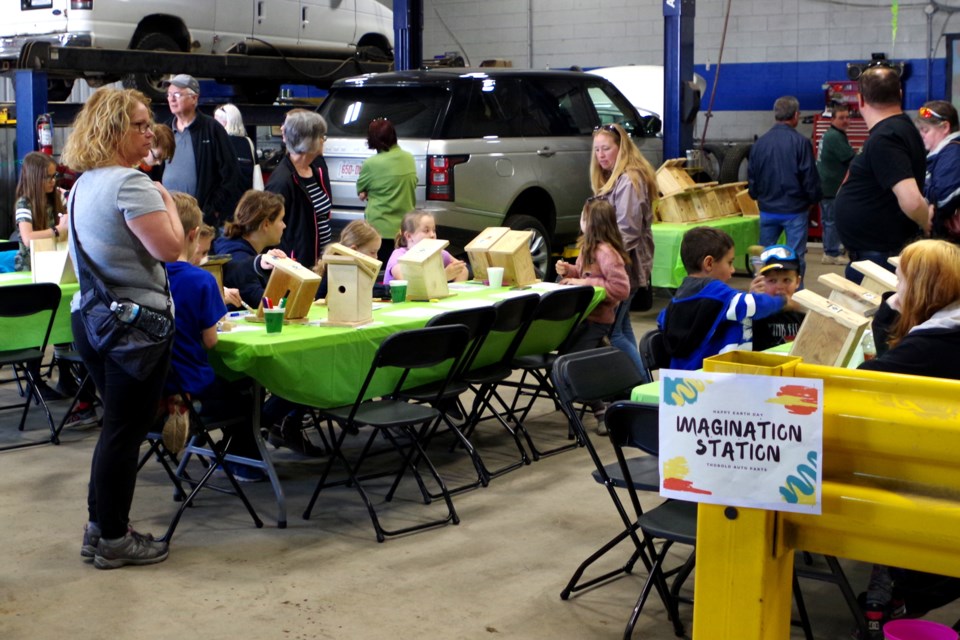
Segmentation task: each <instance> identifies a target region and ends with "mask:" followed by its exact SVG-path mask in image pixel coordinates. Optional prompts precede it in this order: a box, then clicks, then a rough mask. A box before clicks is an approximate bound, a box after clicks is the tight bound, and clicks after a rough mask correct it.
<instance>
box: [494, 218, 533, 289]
mask: <svg viewBox="0 0 960 640" xmlns="http://www.w3.org/2000/svg"><path fill="white" fill-rule="evenodd" d="M532 236H533V232H532V231H515V230H510V231H508V232H507V233H505V234H503V236H502V237H501V238H500V239H499V240H497V241H496V242H495V243H494V245H493V247H491V248H490V259H491V264H490V266H491V267H503V284H505V285H510V286H514V287H525V286H527V285H529V284H534V283H536V282H540V279H539V278H538V277H537V271H536V269H534V268H533V257H532V256H531V255H530V239H531V237H532Z"/></svg>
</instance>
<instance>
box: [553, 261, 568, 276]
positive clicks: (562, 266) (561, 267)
mask: <svg viewBox="0 0 960 640" xmlns="http://www.w3.org/2000/svg"><path fill="white" fill-rule="evenodd" d="M555 268H556V270H557V275H558V276H560V277H563V276H565V275H567V270H568V269H569V268H570V265H569V264H568V263H566V262H564V261H563V260H557V264H556V267H555Z"/></svg>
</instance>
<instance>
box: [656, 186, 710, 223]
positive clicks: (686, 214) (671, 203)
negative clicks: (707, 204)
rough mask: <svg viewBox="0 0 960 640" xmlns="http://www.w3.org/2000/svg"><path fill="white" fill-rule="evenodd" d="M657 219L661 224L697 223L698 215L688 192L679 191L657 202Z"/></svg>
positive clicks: (694, 203) (691, 195)
mask: <svg viewBox="0 0 960 640" xmlns="http://www.w3.org/2000/svg"><path fill="white" fill-rule="evenodd" d="M657 217H658V218H659V219H660V220H661V221H663V222H697V221H698V220H700V213H699V211H697V203H696V202H695V201H694V196H693V194H692V193H691V192H689V191H681V192H679V193H674V194H673V195H669V196H665V197H663V198H660V199H659V200H657Z"/></svg>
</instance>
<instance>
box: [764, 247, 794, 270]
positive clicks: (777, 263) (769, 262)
mask: <svg viewBox="0 0 960 640" xmlns="http://www.w3.org/2000/svg"><path fill="white" fill-rule="evenodd" d="M760 259H761V260H763V267H761V268H760V273H766V272H768V271H778V270H780V271H800V260H799V259H798V258H797V254H796V252H795V251H794V250H793V249H791V248H790V247H788V246H787V245H785V244H774V245H771V246H769V247H767V248H766V249H764V250H763V252H762V253H761V254H760Z"/></svg>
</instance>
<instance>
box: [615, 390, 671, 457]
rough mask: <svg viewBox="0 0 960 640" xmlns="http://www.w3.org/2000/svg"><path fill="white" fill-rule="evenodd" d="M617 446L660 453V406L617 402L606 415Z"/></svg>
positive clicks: (651, 453)
mask: <svg viewBox="0 0 960 640" xmlns="http://www.w3.org/2000/svg"><path fill="white" fill-rule="evenodd" d="M605 419H606V423H607V429H609V430H610V440H611V441H612V442H613V444H614V446H615V447H633V448H636V449H640V450H641V451H644V452H646V453H649V454H650V455H652V456H657V455H660V407H659V406H657V405H655V404H643V403H640V402H615V403H613V404H612V405H610V406H609V407H607V413H606V416H605Z"/></svg>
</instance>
